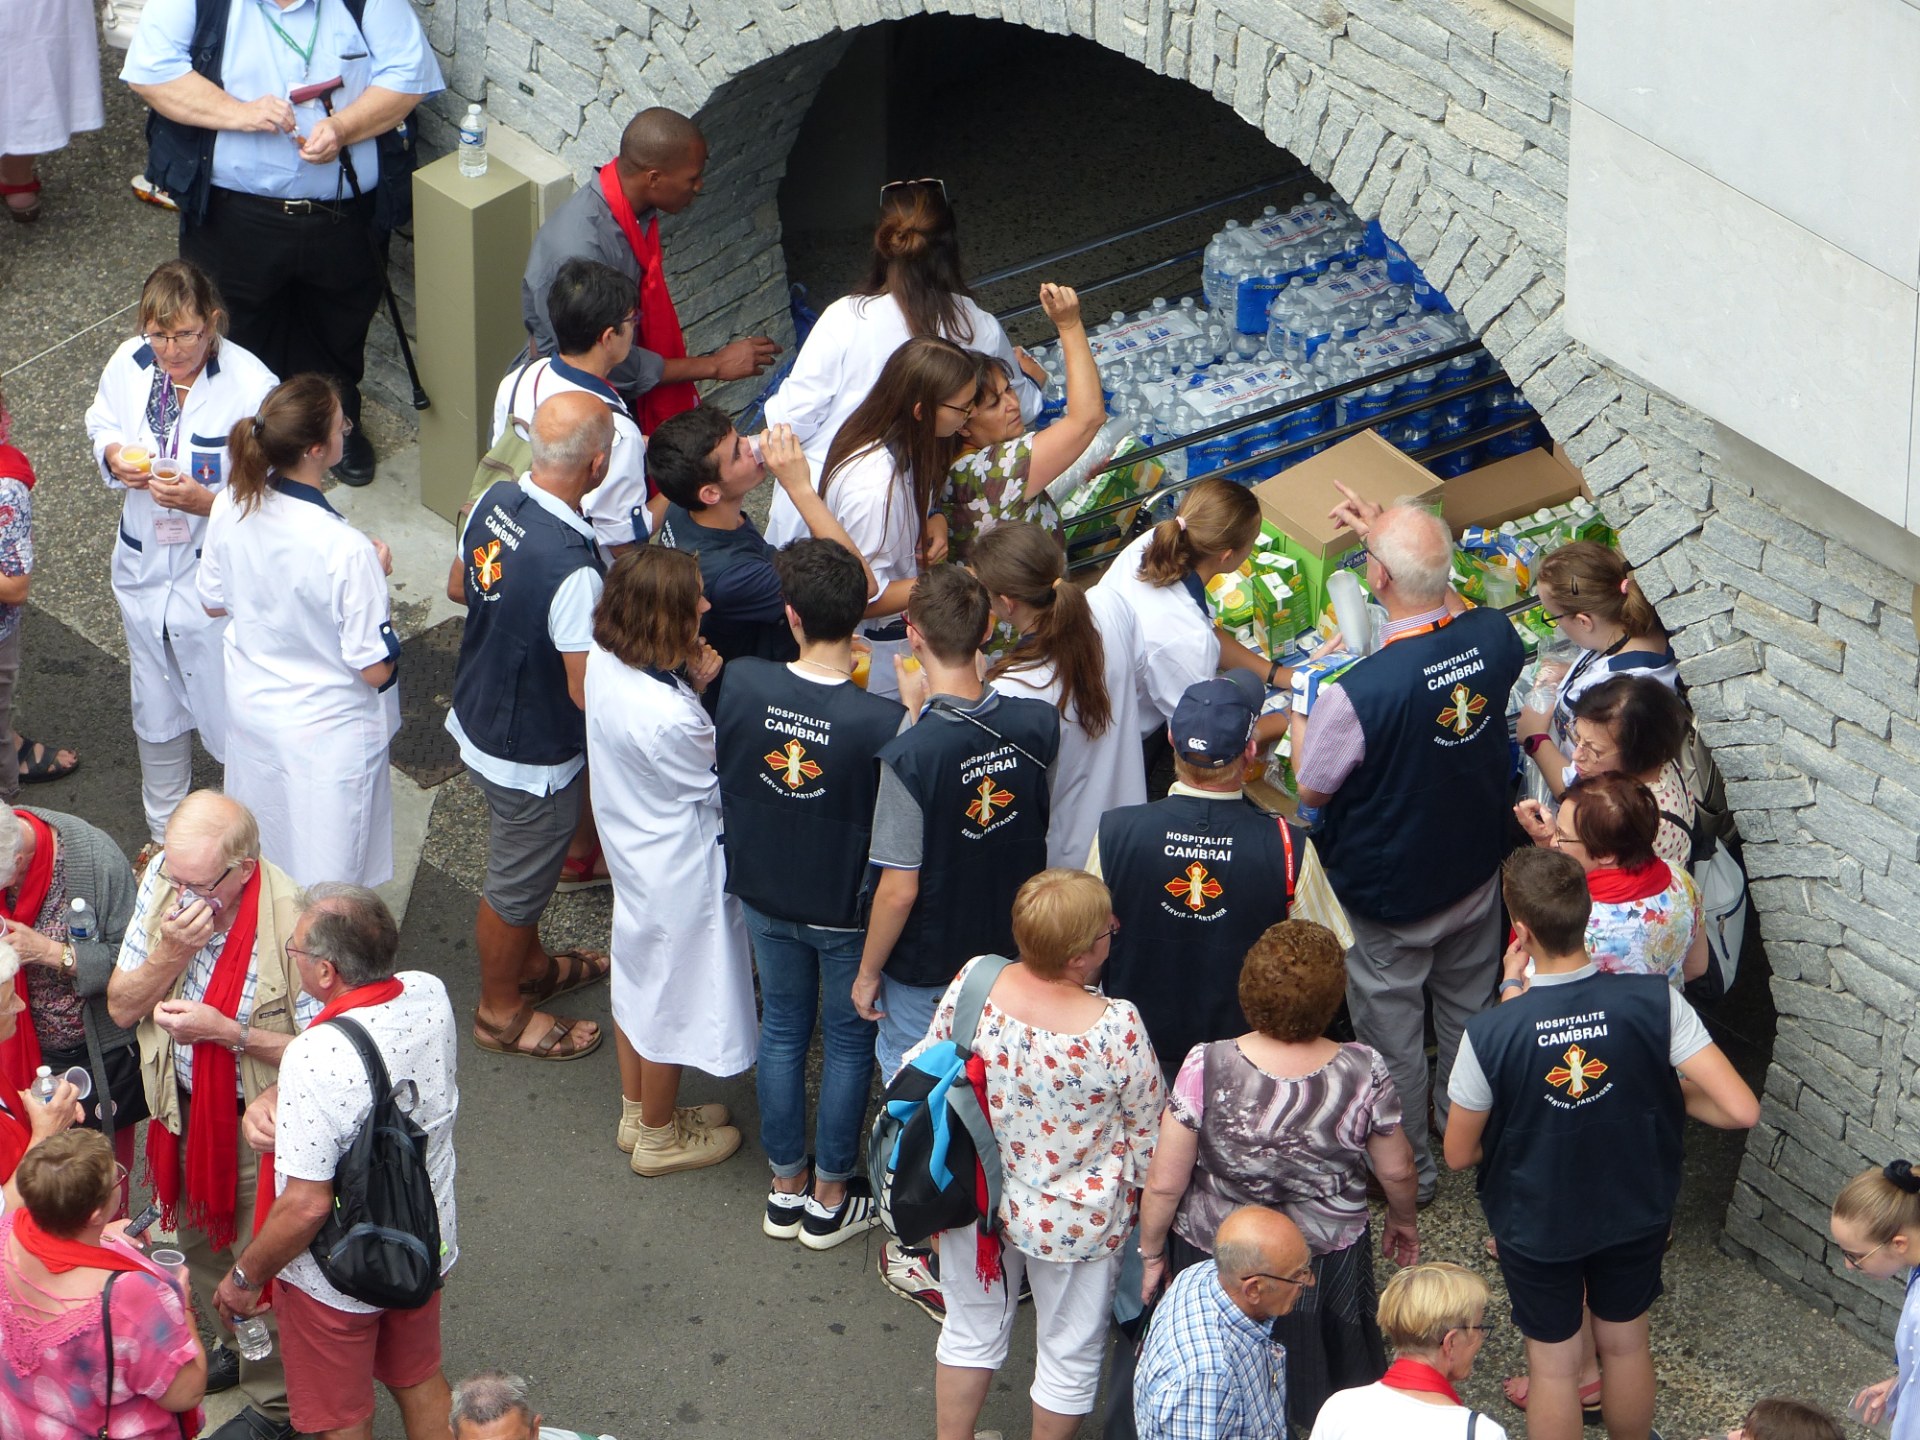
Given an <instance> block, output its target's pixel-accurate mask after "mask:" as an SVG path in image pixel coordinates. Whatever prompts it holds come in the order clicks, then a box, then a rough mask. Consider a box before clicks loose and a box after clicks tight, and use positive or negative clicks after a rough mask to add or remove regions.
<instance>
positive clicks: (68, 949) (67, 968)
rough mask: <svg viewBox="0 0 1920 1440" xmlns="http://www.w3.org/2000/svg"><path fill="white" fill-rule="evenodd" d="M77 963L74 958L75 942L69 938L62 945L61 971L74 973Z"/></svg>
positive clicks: (66, 973)
mask: <svg viewBox="0 0 1920 1440" xmlns="http://www.w3.org/2000/svg"><path fill="white" fill-rule="evenodd" d="M75 963H76V962H75V960H74V958H73V942H72V941H71V940H69V941H68V942H67V943H66V944H64V945H62V946H61V947H60V973H61V974H63V975H70V974H72V973H73V967H74V965H75Z"/></svg>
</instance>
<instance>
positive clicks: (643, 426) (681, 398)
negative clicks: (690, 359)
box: [600, 160, 700, 435]
mask: <svg viewBox="0 0 1920 1440" xmlns="http://www.w3.org/2000/svg"><path fill="white" fill-rule="evenodd" d="M619 164H620V162H619V161H617V160H609V161H608V162H607V163H606V164H605V165H602V166H601V167H600V193H601V194H602V195H603V196H605V197H606V201H607V209H609V210H611V211H612V212H613V219H614V223H615V224H616V225H618V226H619V227H620V233H621V234H622V235H624V236H626V237H627V248H628V249H629V250H631V251H633V258H634V259H635V260H637V261H639V262H640V295H639V300H640V334H639V337H638V338H639V343H640V345H641V346H642V347H643V348H644V349H647V350H651V351H652V352H653V353H654V354H656V355H658V356H659V357H660V358H661V359H662V360H684V359H686V358H687V337H686V335H685V334H684V333H682V331H681V329H680V315H679V312H678V311H676V310H675V309H674V308H673V296H672V295H671V294H669V293H668V291H667V275H666V271H665V270H664V269H663V268H662V266H661V263H660V217H659V216H657V215H656V216H654V217H653V218H652V219H650V220H649V221H648V222H647V228H646V229H645V230H642V229H641V228H640V222H639V221H638V220H636V219H635V218H634V215H633V206H632V205H631V204H630V203H628V200H627V192H626V191H624V190H622V189H621V188H620V171H619ZM699 403H700V392H699V391H698V390H696V389H694V388H693V384H692V382H691V381H687V380H673V381H662V382H661V383H660V384H658V385H656V386H654V387H653V388H652V389H651V390H649V391H647V392H646V393H645V394H643V395H642V396H641V397H640V401H639V405H640V410H639V413H638V414H637V415H635V416H634V418H635V419H636V420H638V421H639V422H640V433H641V434H642V435H651V434H653V432H654V431H655V430H656V429H658V428H659V425H660V422H661V421H662V420H665V419H667V418H669V417H670V416H674V415H678V414H679V413H680V412H681V411H682V410H691V409H693V407H694V406H696V405H698V404H699Z"/></svg>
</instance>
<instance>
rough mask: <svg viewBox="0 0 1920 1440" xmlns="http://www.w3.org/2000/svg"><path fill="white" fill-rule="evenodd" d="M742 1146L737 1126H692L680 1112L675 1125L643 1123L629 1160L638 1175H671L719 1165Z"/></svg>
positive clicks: (675, 1118)
mask: <svg viewBox="0 0 1920 1440" xmlns="http://www.w3.org/2000/svg"><path fill="white" fill-rule="evenodd" d="M739 1148H740V1132H739V1131H738V1130H736V1129H734V1127H733V1126H731V1125H714V1126H706V1125H689V1124H688V1123H687V1122H686V1120H685V1119H684V1118H682V1117H681V1115H680V1114H679V1113H678V1112H677V1111H676V1112H675V1114H674V1117H673V1124H671V1125H662V1126H661V1127H660V1128H659V1129H658V1130H655V1129H653V1128H652V1127H651V1126H648V1125H642V1126H640V1136H639V1139H638V1141H636V1143H635V1144H634V1147H633V1159H632V1160H631V1161H630V1162H628V1163H629V1165H630V1166H631V1168H632V1170H633V1173H634V1174H636V1175H671V1174H673V1173H674V1171H676V1170H698V1169H700V1168H701V1167H702V1166H705V1165H718V1164H719V1163H720V1162H721V1161H722V1160H724V1159H726V1158H727V1157H728V1156H729V1155H731V1154H733V1152H734V1151H736V1150H738V1149H739Z"/></svg>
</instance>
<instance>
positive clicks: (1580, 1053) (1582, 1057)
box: [1547, 1045, 1607, 1100]
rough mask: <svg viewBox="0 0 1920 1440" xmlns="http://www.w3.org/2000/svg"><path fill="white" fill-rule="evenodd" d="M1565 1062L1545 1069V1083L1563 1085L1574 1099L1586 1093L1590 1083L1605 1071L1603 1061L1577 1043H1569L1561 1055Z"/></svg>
mask: <svg viewBox="0 0 1920 1440" xmlns="http://www.w3.org/2000/svg"><path fill="white" fill-rule="evenodd" d="M1562 1058H1563V1059H1564V1060H1565V1061H1566V1063H1565V1064H1564V1065H1556V1066H1554V1067H1553V1069H1551V1070H1549V1071H1547V1083H1548V1084H1549V1085H1552V1086H1554V1087H1556V1088H1557V1087H1559V1086H1562V1085H1564V1086H1565V1087H1566V1089H1567V1094H1568V1095H1569V1096H1570V1097H1572V1098H1573V1099H1575V1100H1578V1099H1579V1098H1580V1097H1581V1096H1582V1095H1584V1094H1586V1093H1587V1091H1588V1089H1589V1088H1591V1086H1592V1083H1593V1082H1594V1081H1595V1080H1598V1079H1599V1078H1600V1077H1601V1076H1602V1075H1604V1074H1606V1073H1607V1067H1606V1064H1605V1062H1603V1061H1600V1060H1595V1059H1594V1058H1593V1057H1592V1056H1590V1055H1588V1054H1587V1052H1586V1051H1585V1050H1582V1049H1581V1048H1580V1047H1579V1046H1578V1045H1569V1046H1568V1047H1567V1053H1566V1055H1565V1056H1563V1057H1562Z"/></svg>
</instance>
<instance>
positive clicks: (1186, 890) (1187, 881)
mask: <svg viewBox="0 0 1920 1440" xmlns="http://www.w3.org/2000/svg"><path fill="white" fill-rule="evenodd" d="M1165 888H1166V892H1167V893H1168V894H1169V895H1171V896H1173V897H1174V898H1175V899H1178V900H1181V901H1183V902H1185V904H1186V907H1187V908H1188V909H1189V910H1204V909H1206V908H1207V902H1208V901H1209V900H1218V899H1219V898H1220V897H1221V896H1222V895H1223V894H1225V893H1226V887H1225V886H1224V885H1222V884H1221V883H1220V882H1219V881H1218V880H1216V879H1214V878H1213V876H1211V875H1209V874H1208V873H1207V867H1206V866H1204V865H1202V864H1201V863H1200V862H1199V861H1198V860H1196V861H1194V862H1193V863H1192V864H1191V865H1189V866H1187V868H1186V869H1185V870H1182V871H1181V872H1180V875H1179V877H1178V878H1177V879H1174V880H1169V881H1168V882H1167V883H1166V887H1165Z"/></svg>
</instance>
